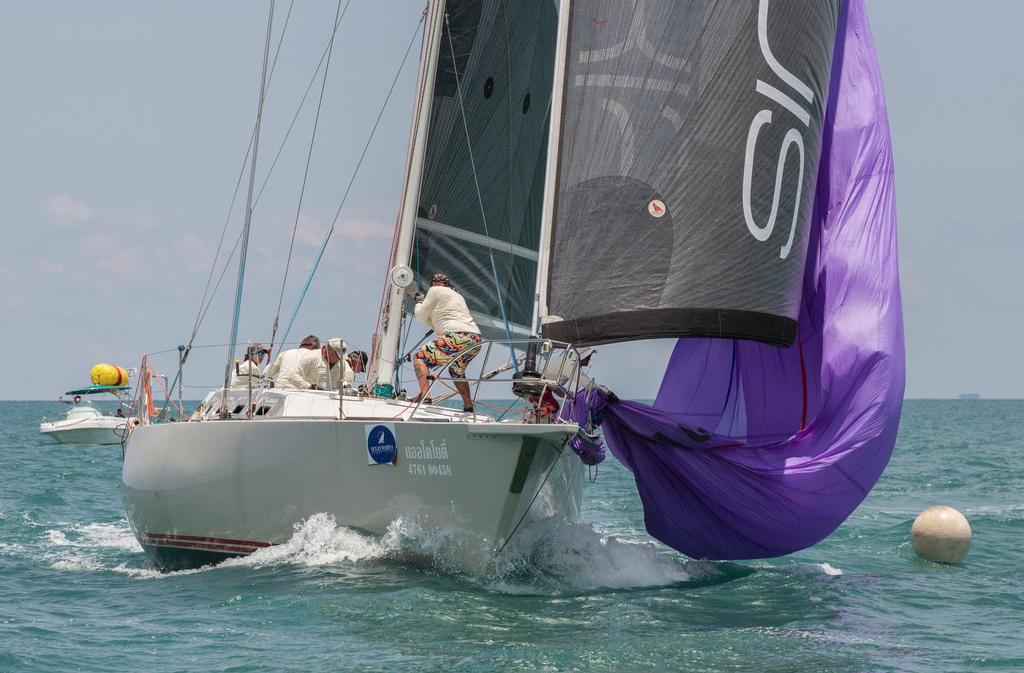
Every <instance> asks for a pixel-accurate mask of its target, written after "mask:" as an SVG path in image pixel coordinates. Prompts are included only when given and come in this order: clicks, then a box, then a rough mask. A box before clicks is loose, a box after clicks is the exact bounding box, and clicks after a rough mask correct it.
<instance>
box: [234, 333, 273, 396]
mask: <svg viewBox="0 0 1024 673" xmlns="http://www.w3.org/2000/svg"><path fill="white" fill-rule="evenodd" d="M269 354H270V351H268V350H267V349H266V348H264V347H263V345H262V344H258V343H253V344H249V347H248V348H246V349H245V360H243V361H242V362H237V361H236V362H235V371H234V373H233V374H232V375H231V387H232V388H247V387H248V386H249V383H250V382H251V383H252V387H253V388H259V387H260V386H261V385H262V384H263V374H262V373H261V372H260V364H262V362H263V359H264V358H266V357H267V356H268V355H269Z"/></svg>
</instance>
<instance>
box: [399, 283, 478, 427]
mask: <svg viewBox="0 0 1024 673" xmlns="http://www.w3.org/2000/svg"><path fill="white" fill-rule="evenodd" d="M415 316H416V319H417V320H419V321H420V322H423V323H426V324H427V325H430V327H431V328H433V330H434V334H435V335H436V338H435V339H434V340H433V341H432V342H430V343H428V344H427V345H425V346H424V347H423V348H421V349H419V350H418V351H416V354H415V355H413V356H412V364H413V370H415V372H416V381H417V382H418V383H419V386H420V394H419V395H417V396H416V397H415V398H413V400H412V401H413V402H426V403H427V404H429V403H430V402H431V399H430V398H429V397H427V391H428V389H429V388H430V385H429V383H428V379H427V376H428V369H429V368H432V367H438V366H442V367H443V366H444V365H447V364H448V363H449V362H451V365H450V366H449V367H448V372H449V374H450V375H451V377H452V380H453V383H454V384H455V389H456V390H458V391H459V395H461V396H462V407H463V409H464V410H465V411H467V412H468V411H473V398H472V397H470V394H469V384H468V383H467V382H466V381H465V378H466V367H467V366H468V365H469V362H470V360H472V359H473V358H474V357H476V354H477V352H479V350H480V348H479V346H480V328H479V327H477V325H476V321H474V320H473V316H472V315H470V313H469V308H468V307H467V306H466V300H465V298H464V297H463V296H462V295H461V294H459V293H458V292H457V291H456V290H455V288H454V287H452V283H451V281H450V280H448V276H446V275H444V274H443V273H435V274H434V275H433V276H432V277H431V279H430V289H429V290H427V293H426V294H425V295H424V294H422V293H416V309H415Z"/></svg>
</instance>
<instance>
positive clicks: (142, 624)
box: [0, 401, 1024, 673]
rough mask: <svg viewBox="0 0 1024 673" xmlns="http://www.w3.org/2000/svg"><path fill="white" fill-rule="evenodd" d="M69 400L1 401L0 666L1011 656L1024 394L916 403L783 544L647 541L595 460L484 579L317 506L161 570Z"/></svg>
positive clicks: (399, 666)
mask: <svg viewBox="0 0 1024 673" xmlns="http://www.w3.org/2000/svg"><path fill="white" fill-rule="evenodd" d="M60 411H61V408H60V405H58V404H56V403H45V402H3V403H0V459H2V468H0V672H4V673H8V672H15V671H104V672H106V671H147V672H150V673H160V672H164V671H395V670H408V671H467V672H480V671H661V670H665V671H758V672H768V671H772V672H774V671H779V672H782V671H808V672H815V673H819V672H830V671H836V672H840V671H842V672H847V671H848V672H862V671H915V672H916V671H921V672H924V671H928V672H929V673H932V672H935V671H940V672H947V673H954V672H961V671H962V672H974V671H1024V637H1022V636H1021V631H1022V630H1024V577H1022V576H1024V552H1022V550H1021V544H1022V541H1024V401H908V402H907V403H906V405H905V407H904V415H903V423H902V427H901V429H900V437H899V441H898V443H897V446H896V451H895V453H894V457H893V460H892V462H891V463H890V465H889V468H888V470H887V471H886V473H885V475H884V476H883V477H882V479H881V481H880V482H879V484H878V486H877V487H876V488H875V490H874V491H873V492H872V493H871V495H870V496H869V497H868V499H867V500H866V501H865V503H864V504H863V505H862V506H861V507H860V508H859V509H858V510H857V511H856V512H855V513H854V514H853V516H852V517H851V518H850V519H849V520H848V521H847V522H846V523H845V524H844V525H843V526H842V527H841V528H840V529H839V530H838V531H837V532H836V533H835V534H834V535H832V536H831V537H830V538H829V539H827V540H825V541H824V542H822V543H820V544H818V545H816V546H815V547H812V548H811V549H808V550H806V551H803V552H801V553H799V554H796V555H793V556H791V557H788V558H782V559H770V560H765V561H757V562H743V563H708V562H697V561H692V560H688V559H686V558H684V557H681V556H679V555H678V554H675V553H674V552H672V551H671V550H669V549H667V548H665V547H664V546H662V545H658V544H655V543H652V542H651V541H650V539H649V538H648V537H647V536H646V534H645V533H644V529H643V520H642V512H641V507H640V502H639V499H638V497H637V495H636V490H635V488H634V486H633V483H632V478H631V476H630V474H629V473H628V472H627V471H625V470H624V469H623V468H621V467H620V466H618V465H617V464H616V463H615V462H614V459H609V461H607V462H606V463H605V464H604V465H602V466H601V469H600V470H599V472H598V474H597V478H596V480H595V481H594V482H593V483H588V484H587V485H586V489H585V513H584V519H585V520H584V522H582V523H580V524H576V525H568V524H551V525H548V526H544V527H542V528H538V529H534V530H531V531H530V534H529V535H524V536H523V537H522V538H520V539H517V540H516V541H515V545H513V546H510V548H509V549H507V550H506V552H503V555H502V557H501V558H500V559H499V562H498V563H497V566H496V568H495V569H494V570H493V571H488V573H487V574H485V575H479V574H472V573H470V572H468V571H466V570H464V569H461V568H460V567H459V566H458V564H457V563H454V562H453V561H452V558H453V557H454V556H456V554H454V552H455V551H457V550H455V549H453V548H452V546H453V545H456V544H457V542H455V541H453V540H452V539H450V538H448V537H446V536H444V535H440V534H436V533H432V532H429V531H420V530H417V529H415V527H413V526H411V525H409V524H408V523H407V522H402V521H397V522H395V524H394V525H393V526H392V529H391V530H390V531H389V532H388V533H387V534H386V535H384V536H383V537H380V538H370V537H367V536H364V535H361V534H358V533H356V532H353V531H350V530H347V529H345V528H344V527H342V526H339V525H337V523H336V522H335V521H334V520H333V519H331V518H330V517H329V516H327V515H317V516H314V517H312V518H310V519H309V520H308V521H305V522H303V523H301V524H300V525H298V526H297V528H296V532H295V535H294V537H293V538H292V540H291V541H290V542H288V543H287V544H284V545H281V546H278V547H273V548H268V549H266V550H261V551H259V552H257V553H256V554H253V555H252V556H250V557H247V558H244V559H237V560H232V561H229V562H226V563H224V564H222V565H220V566H216V567H212V568H205V569H201V570H197V571H185V572H179V573H171V574H160V573H159V572H156V571H155V570H153V569H152V567H150V566H149V564H148V563H147V562H146V559H145V556H144V554H143V553H142V552H141V550H140V548H139V546H138V544H137V543H136V542H135V540H134V538H133V537H132V535H131V533H130V531H129V529H128V526H127V523H126V522H125V520H124V516H123V513H122V510H121V493H120V470H121V449H120V447H119V446H106V447H97V446H72V445H68V446H64V445H56V444H50V443H48V442H47V440H45V439H43V438H42V437H40V436H39V435H38V426H37V424H38V422H39V419H40V418H41V417H42V416H43V415H45V414H55V413H59V412H60ZM933 504H949V505H952V506H954V507H957V508H958V509H960V510H961V511H963V512H964V513H965V514H966V516H967V517H968V519H969V520H970V523H971V526H972V528H973V530H974V536H975V537H974V545H973V547H972V549H971V552H970V555H969V556H968V558H967V562H966V563H965V564H963V565H961V566H944V565H939V564H934V563H929V562H926V561H922V560H919V559H917V558H916V557H915V556H914V554H913V552H912V550H911V549H910V545H909V535H910V526H911V523H912V522H913V519H914V517H915V516H916V515H917V513H918V512H920V511H921V510H922V509H924V508H925V507H927V506H929V505H933Z"/></svg>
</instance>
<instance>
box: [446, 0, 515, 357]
mask: <svg viewBox="0 0 1024 673" xmlns="http://www.w3.org/2000/svg"><path fill="white" fill-rule="evenodd" d="M444 25H445V28H446V29H447V33H448V49H449V51H450V52H451V55H452V72H453V73H454V75H455V89H456V91H457V93H458V95H459V110H460V111H461V112H462V129H463V131H464V132H465V134H466V149H467V151H468V152H469V166H470V168H471V169H472V171H473V185H474V187H475V188H476V200H477V203H478V204H479V205H480V219H481V221H482V223H483V225H484V236H486V237H487V238H490V237H491V232H490V230H489V229H488V227H487V213H486V212H485V211H484V197H483V194H482V193H481V192H480V178H479V177H478V176H477V172H476V160H475V159H474V157H473V142H472V140H471V139H470V135H469V123H468V122H467V121H466V106H465V105H464V104H463V98H462V82H461V81H460V80H459V65H458V63H457V62H456V60H455V45H454V43H453V42H452V27H451V23H449V21H448V13H447V12H445V15H444ZM487 254H488V256H489V257H490V261H491V273H492V274H494V289H495V292H496V293H497V295H498V306H499V307H500V308H501V320H502V322H504V323H505V338H506V339H508V341H509V347H510V348H511V347H512V346H511V341H512V329H511V327H510V326H509V322H508V315H507V313H506V311H505V300H504V298H503V297H502V294H501V279H500V278H499V277H498V265H497V264H496V263H495V261H494V250H493V249H492V248H490V247H488V248H487ZM515 369H516V373H518V372H519V366H518V365H516V368H515Z"/></svg>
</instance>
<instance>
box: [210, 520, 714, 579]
mask: <svg viewBox="0 0 1024 673" xmlns="http://www.w3.org/2000/svg"><path fill="white" fill-rule="evenodd" d="M344 563H356V564H359V563H377V564H381V563H384V564H393V565H396V566H405V567H415V568H419V569H426V570H428V571H430V572H435V573H438V574H440V575H444V576H451V577H457V578H460V579H463V580H466V581H469V582H470V583H472V584H475V585H477V586H480V587H481V588H484V589H487V590H490V591H496V592H501V593H525V594H535V593H544V594H550V593H580V592H590V591H599V590H607V589H632V588H645V587H655V586H666V585H673V584H678V583H682V582H690V581H694V579H695V578H699V579H701V580H703V579H704V578H706V577H708V576H709V575H716V574H718V573H717V570H716V568H715V566H714V565H713V564H705V563H699V562H696V561H689V562H682V561H680V559H679V557H678V556H676V555H674V554H666V553H663V552H662V551H660V550H659V549H658V548H657V547H656V546H655V545H654V544H652V543H639V542H633V541H629V540H625V539H620V538H617V537H615V536H608V535H603V534H601V533H600V532H598V531H596V530H595V529H594V528H592V527H591V526H590V525H588V524H569V523H566V522H562V521H557V520H550V521H546V522H541V523H539V524H535V525H533V526H531V527H530V528H529V529H528V530H526V531H524V532H523V533H520V534H519V535H517V536H516V537H515V538H513V539H512V541H511V542H510V544H508V545H507V546H506V547H505V548H504V549H502V550H501V551H500V552H495V551H494V550H493V549H491V548H490V546H489V544H488V543H486V542H485V541H482V540H480V539H479V538H478V537H476V536H473V535H468V534H465V533H463V532H462V531H459V530H457V529H451V528H443V529H437V528H428V527H425V526H422V525H420V524H419V523H417V522H416V521H413V520H409V519H397V520H395V521H393V522H392V523H391V525H390V526H389V527H388V530H387V532H386V533H385V534H384V535H382V536H380V537H376V536H371V535H366V534H363V533H360V532H357V531H354V530H352V529H349V528H346V527H344V526H340V525H338V524H337V522H336V521H335V519H334V517H333V516H331V515H329V514H316V515H314V516H312V517H310V518H309V519H307V520H306V521H304V522H302V523H300V524H297V525H296V527H295V533H294V535H293V536H292V538H291V539H290V540H288V542H286V543H284V544H281V545H276V546H274V547H268V548H266V549H260V550H257V551H256V552H254V553H252V554H250V555H249V556H245V557H240V558H235V559H229V560H227V561H225V562H224V563H222V564H220V565H219V566H217V567H220V568H228V567H255V568H262V567H266V566H274V565H302V566H326V565H334V564H344Z"/></svg>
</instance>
